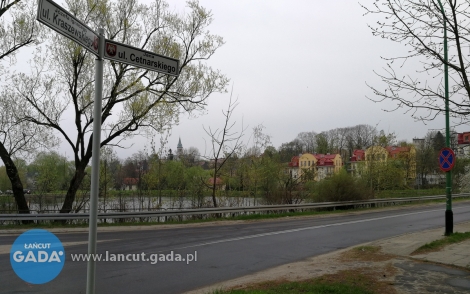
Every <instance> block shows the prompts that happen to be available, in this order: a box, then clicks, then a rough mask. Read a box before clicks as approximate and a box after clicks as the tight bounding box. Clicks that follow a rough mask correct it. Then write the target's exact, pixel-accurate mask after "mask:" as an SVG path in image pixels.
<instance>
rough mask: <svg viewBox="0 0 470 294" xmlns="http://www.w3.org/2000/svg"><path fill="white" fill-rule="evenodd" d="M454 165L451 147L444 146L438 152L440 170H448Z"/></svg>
mask: <svg viewBox="0 0 470 294" xmlns="http://www.w3.org/2000/svg"><path fill="white" fill-rule="evenodd" d="M454 165H455V154H454V151H452V149H450V148H448V147H444V148H442V149H441V152H439V167H440V168H441V170H442V171H444V172H448V171H450V170H451V169H453V168H454Z"/></svg>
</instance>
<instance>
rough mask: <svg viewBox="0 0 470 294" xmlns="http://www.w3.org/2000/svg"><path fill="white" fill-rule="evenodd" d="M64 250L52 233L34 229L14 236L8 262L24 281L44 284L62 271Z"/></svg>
mask: <svg viewBox="0 0 470 294" xmlns="http://www.w3.org/2000/svg"><path fill="white" fill-rule="evenodd" d="M64 262H65V250H64V246H63V245H62V243H61V242H60V240H59V239H58V238H57V237H56V236H55V235H54V234H52V233H50V232H48V231H46V230H41V229H34V230H29V231H27V232H24V233H23V234H21V235H20V236H19V237H18V238H16V240H15V242H14V243H13V246H12V247H11V250H10V263H11V266H12V268H13V270H14V271H15V273H16V274H17V275H18V277H20V278H21V279H22V280H24V281H25V282H28V283H31V284H44V283H47V282H50V281H52V280H53V279H54V278H56V277H57V276H58V275H59V273H60V272H61V271H62V268H63V267H64Z"/></svg>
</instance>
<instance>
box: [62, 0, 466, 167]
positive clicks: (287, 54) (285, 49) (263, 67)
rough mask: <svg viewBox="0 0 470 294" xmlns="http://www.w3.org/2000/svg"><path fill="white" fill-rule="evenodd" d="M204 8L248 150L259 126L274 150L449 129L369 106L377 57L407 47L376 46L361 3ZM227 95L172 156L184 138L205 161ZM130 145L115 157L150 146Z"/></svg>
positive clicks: (298, 1) (180, 6)
mask: <svg viewBox="0 0 470 294" xmlns="http://www.w3.org/2000/svg"><path fill="white" fill-rule="evenodd" d="M141 1H142V0H141ZM62 2H63V1H58V3H62ZM143 2H150V1H147V0H143ZM362 2H371V1H367V0H364V1H362ZM200 4H201V5H202V6H203V7H205V8H207V9H209V10H211V11H212V14H213V18H214V21H213V23H212V24H211V26H210V28H209V29H210V32H211V33H213V34H217V35H220V36H222V37H223V38H224V40H225V42H226V43H225V45H224V46H222V47H221V48H220V49H219V50H218V51H217V52H216V53H215V55H214V56H213V57H212V58H211V59H210V61H209V62H208V63H209V65H210V66H212V67H213V68H216V69H219V70H221V71H222V72H223V73H224V74H226V75H227V76H228V77H229V78H230V80H231V85H233V95H234V97H236V98H238V101H239V106H238V107H237V108H236V111H235V113H234V116H233V119H234V121H236V122H237V125H236V126H235V128H237V127H238V128H241V124H242V122H243V124H244V126H245V127H248V129H247V132H246V135H245V137H244V138H245V142H246V141H248V139H249V137H250V134H251V128H253V127H254V126H256V125H259V124H262V125H264V126H265V133H266V134H268V135H270V136H271V138H272V139H271V141H272V145H273V146H274V147H276V148H277V147H279V146H280V145H281V144H282V143H284V142H289V141H292V140H293V139H295V137H296V136H297V134H298V133H300V132H306V131H315V132H317V133H320V132H322V131H327V130H330V129H333V128H339V127H348V126H354V125H358V124H369V125H373V126H375V125H377V128H378V130H382V129H383V130H384V131H385V132H395V134H396V135H397V139H399V140H408V141H411V139H412V138H413V137H424V135H425V134H426V132H427V131H428V130H430V129H442V128H444V125H445V122H444V118H443V117H438V120H436V121H433V122H431V123H428V124H427V125H425V124H423V123H422V122H415V121H414V120H413V119H412V118H411V115H410V114H405V113H404V112H405V110H400V111H396V112H384V111H383V109H392V108H393V104H391V103H374V102H372V101H370V100H368V99H367V97H366V96H369V97H374V95H373V93H372V91H371V90H370V89H369V88H368V87H367V85H366V82H367V83H368V84H371V85H374V86H376V87H378V88H381V89H383V87H384V85H383V84H381V82H380V80H379V79H378V78H377V76H376V75H375V74H374V73H373V71H374V70H376V71H379V72H380V71H382V68H383V67H384V66H385V64H386V63H385V62H384V61H383V60H381V58H380V57H381V56H388V57H391V56H397V55H400V54H401V53H403V52H405V51H404V50H405V47H404V46H403V45H400V44H394V43H391V42H389V41H386V40H383V39H381V38H377V37H374V36H372V33H371V31H370V29H369V28H368V27H367V24H368V23H374V22H375V21H376V20H375V19H374V18H372V17H370V16H364V15H363V14H364V12H365V11H364V10H363V8H361V6H360V5H359V4H358V2H356V1H351V0H334V1H318V0H277V1H276V0H270V1H261V0H258V1H254V0H224V1H221V0H200ZM169 5H170V7H171V9H172V10H173V11H176V12H183V11H184V10H185V6H186V5H185V1H182V0H171V1H169ZM157 53H158V52H157ZM229 95H230V93H227V94H213V95H212V96H211V97H210V98H209V100H208V107H207V109H206V113H205V114H204V115H200V116H198V117H196V118H194V117H189V116H188V115H182V116H181V117H180V124H179V125H178V126H174V127H173V130H172V134H171V137H170V138H169V141H168V145H167V146H166V147H167V148H171V149H176V145H177V143H178V138H181V141H182V143H183V146H184V147H185V148H189V147H192V146H194V147H197V148H198V149H199V151H200V152H201V153H202V154H204V152H205V149H206V147H205V145H206V142H209V141H208V140H209V137H208V136H207V135H206V134H205V132H204V130H203V126H206V127H208V126H211V127H212V128H216V127H218V126H221V124H222V123H223V119H224V117H223V116H222V113H221V111H222V109H225V108H226V107H227V104H228V100H229ZM458 130H459V131H460V130H461V129H458ZM204 139H206V140H204ZM132 142H133V144H134V145H133V146H132V147H130V148H129V149H126V150H117V151H118V156H119V157H121V158H125V157H127V156H130V155H132V153H135V152H137V151H139V150H143V149H144V146H145V145H147V146H148V143H147V142H146V140H144V139H142V140H138V139H136V140H133V141H132ZM130 145H131V143H130V142H129V143H128V145H127V146H130ZM64 146H65V145H64ZM157 147H158V146H157ZM207 148H209V146H208V144H207ZM209 151H210V150H208V149H207V150H206V153H209ZM65 152H66V150H65V149H64V150H61V153H62V154H64V153H65ZM68 153H71V152H68Z"/></svg>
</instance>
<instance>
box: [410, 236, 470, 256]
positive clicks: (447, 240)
mask: <svg viewBox="0 0 470 294" xmlns="http://www.w3.org/2000/svg"><path fill="white" fill-rule="evenodd" d="M467 239H470V232H466V233H458V232H456V233H453V234H451V235H449V236H445V237H444V238H442V239H439V240H436V241H432V242H431V243H427V244H424V245H423V246H421V247H419V248H418V249H416V250H415V251H413V252H412V253H411V254H421V253H426V252H432V251H438V250H440V249H442V248H444V247H445V246H447V245H450V244H455V243H459V242H462V241H464V240H467Z"/></svg>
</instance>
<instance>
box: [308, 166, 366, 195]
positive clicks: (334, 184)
mask: <svg viewBox="0 0 470 294" xmlns="http://www.w3.org/2000/svg"><path fill="white" fill-rule="evenodd" d="M315 190H316V191H315V195H316V199H317V201H320V202H322V201H327V202H329V201H353V200H366V199H370V198H373V197H374V194H373V191H371V190H370V189H369V188H368V187H367V186H366V185H365V183H364V181H363V180H361V179H355V178H353V177H352V176H351V175H349V174H348V173H347V172H346V171H345V170H341V171H340V172H339V173H337V174H334V175H333V176H331V177H329V178H327V179H324V180H322V181H320V182H318V183H317V184H316V188H315Z"/></svg>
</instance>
